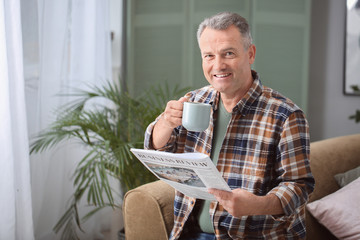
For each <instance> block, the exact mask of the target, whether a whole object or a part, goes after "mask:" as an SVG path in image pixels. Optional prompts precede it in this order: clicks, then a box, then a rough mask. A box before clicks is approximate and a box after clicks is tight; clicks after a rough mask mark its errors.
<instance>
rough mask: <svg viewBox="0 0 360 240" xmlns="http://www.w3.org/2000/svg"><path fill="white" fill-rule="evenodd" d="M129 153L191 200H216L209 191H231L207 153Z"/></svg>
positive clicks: (153, 151)
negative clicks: (210, 189) (213, 189)
mask: <svg viewBox="0 0 360 240" xmlns="http://www.w3.org/2000/svg"><path fill="white" fill-rule="evenodd" d="M130 150H131V152H132V153H133V154H134V155H135V156H136V157H137V158H138V159H139V160H140V161H141V162H142V163H143V164H144V165H145V167H147V168H148V169H149V170H150V171H151V172H152V173H153V174H154V175H155V176H156V177H158V178H159V179H160V180H162V181H164V182H166V183H168V184H169V185H171V186H172V187H173V188H175V189H176V190H178V191H180V192H181V193H183V194H185V195H187V196H189V197H194V198H199V199H205V200H215V197H214V196H213V195H212V194H210V193H208V191H207V189H208V188H216V189H220V190H225V191H229V192H230V191H231V189H230V187H229V186H228V184H227V183H226V182H225V180H224V179H223V178H222V176H221V174H220V172H219V171H218V170H217V168H216V167H215V165H214V163H213V162H212V161H211V159H210V158H209V156H207V155H206V154H203V153H168V152H160V151H155V150H144V149H135V148H132V149H130Z"/></svg>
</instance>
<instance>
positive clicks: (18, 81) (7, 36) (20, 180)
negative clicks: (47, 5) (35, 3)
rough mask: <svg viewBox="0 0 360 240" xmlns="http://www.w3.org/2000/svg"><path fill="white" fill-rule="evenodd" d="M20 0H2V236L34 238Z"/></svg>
mask: <svg viewBox="0 0 360 240" xmlns="http://www.w3.org/2000/svg"><path fill="white" fill-rule="evenodd" d="M20 19H21V18H20V1H19V0H1V1H0V125H1V132H0V152H1V158H0V159H1V161H0V164H1V174H0V196H1V197H0V212H1V217H0V239H10V240H11V239H24V240H27V239H30V240H31V239H34V233H33V221H32V207H31V191H30V167H29V155H28V151H29V148H28V137H27V126H26V110H25V94H24V74H23V61H22V57H23V56H22V55H23V52H22V39H21V20H20Z"/></svg>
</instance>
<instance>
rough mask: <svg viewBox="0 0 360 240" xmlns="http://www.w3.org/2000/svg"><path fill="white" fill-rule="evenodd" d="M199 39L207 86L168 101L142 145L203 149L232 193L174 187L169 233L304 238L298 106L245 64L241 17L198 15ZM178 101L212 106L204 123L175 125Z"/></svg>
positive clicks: (304, 130) (305, 146) (308, 177)
mask: <svg viewBox="0 0 360 240" xmlns="http://www.w3.org/2000/svg"><path fill="white" fill-rule="evenodd" d="M198 43H199V47H200V50H201V56H202V67H203V71H204V75H205V77H206V79H207V81H208V82H209V83H210V85H209V86H206V87H204V88H202V89H199V90H195V91H192V92H190V93H188V94H186V95H185V97H182V98H180V99H179V100H178V101H176V100H173V101H170V102H168V104H167V106H166V108H165V111H164V112H163V113H162V114H161V115H160V116H159V117H158V118H157V119H156V120H155V122H154V123H152V124H150V125H149V127H148V128H147V131H146V134H145V148H147V149H157V150H162V151H169V152H176V153H182V152H202V153H205V154H208V155H210V156H211V159H212V160H213V161H214V163H215V164H216V166H217V169H218V170H219V171H220V172H221V173H222V175H223V178H224V179H225V180H226V181H227V183H228V185H229V186H230V188H231V189H232V192H225V191H220V190H217V189H209V192H210V193H211V194H213V195H214V196H215V197H216V199H217V201H213V202H209V201H205V202H204V201H200V200H196V199H193V198H190V197H187V196H184V195H183V194H181V193H179V192H177V193H176V197H175V202H174V213H175V221H174V228H173V230H172V233H171V236H170V238H171V239H179V238H180V239H215V237H216V239H304V238H305V234H306V232H305V222H304V218H305V203H306V202H307V200H308V196H309V194H310V193H311V192H312V191H313V188H314V179H313V176H312V174H311V171H310V164H309V154H310V147H309V133H308V124H307V120H306V119H305V116H304V113H303V112H302V111H301V109H299V108H298V107H297V106H296V105H295V104H294V103H293V102H292V101H291V100H289V99H288V98H286V97H284V96H283V95H281V94H280V93H278V92H276V91H274V90H272V89H270V88H268V87H265V86H263V85H262V84H261V82H260V79H259V76H258V74H257V73H256V72H255V71H252V70H251V64H252V63H253V62H254V60H255V53H256V48H255V46H254V45H253V44H252V39H251V34H250V30H249V25H248V23H247V21H246V20H245V19H244V18H242V17H241V16H239V15H237V14H233V13H228V12H225V13H219V14H217V15H215V16H213V17H211V18H209V19H205V20H204V21H203V22H202V23H201V24H200V26H199V29H198ZM279 77H282V76H280V75H279ZM284 79H286V77H284ZM185 101H192V102H204V103H210V104H211V105H212V114H211V120H210V126H209V128H208V129H207V130H205V131H204V132H189V131H187V130H186V129H185V128H184V127H183V126H181V116H182V106H183V102H185ZM202 237H204V238H202Z"/></svg>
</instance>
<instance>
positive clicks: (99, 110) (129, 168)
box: [30, 83, 188, 240]
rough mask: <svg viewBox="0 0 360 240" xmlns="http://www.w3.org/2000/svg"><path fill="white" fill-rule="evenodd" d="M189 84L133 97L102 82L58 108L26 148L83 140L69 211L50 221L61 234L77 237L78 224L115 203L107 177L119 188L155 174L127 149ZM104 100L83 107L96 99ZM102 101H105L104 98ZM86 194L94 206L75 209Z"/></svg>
mask: <svg viewBox="0 0 360 240" xmlns="http://www.w3.org/2000/svg"><path fill="white" fill-rule="evenodd" d="M187 90H188V89H186V88H183V89H180V88H179V87H175V88H174V89H172V90H170V89H169V87H168V86H167V85H163V86H161V85H159V86H157V87H155V88H152V89H150V90H149V91H147V92H145V93H144V94H143V95H142V96H138V97H132V96H131V95H130V94H129V93H128V92H123V91H120V90H119V89H118V88H117V87H116V86H115V85H113V84H111V83H106V84H104V85H103V86H101V87H95V86H92V87H90V90H87V91H85V90H75V91H74V92H73V93H72V94H70V95H71V96H74V97H76V99H77V100H74V101H73V102H72V103H70V105H69V104H67V106H63V107H61V108H60V109H59V111H57V119H56V120H55V121H54V122H53V124H51V125H50V126H49V127H48V128H47V129H45V130H44V131H42V132H40V133H39V134H38V135H37V136H36V137H35V138H34V139H33V141H32V142H31V145H30V153H31V154H33V153H40V152H43V151H46V150H47V149H49V148H52V147H54V146H56V145H58V144H59V143H60V142H63V141H67V140H69V139H75V140H77V141H78V142H80V143H81V144H83V145H84V146H86V149H87V154H86V155H85V156H84V157H83V158H82V159H81V160H80V161H79V163H78V164H77V166H76V168H75V170H74V178H73V183H74V187H75V191H74V193H73V195H72V197H71V201H70V204H69V207H68V209H67V211H66V212H65V213H64V214H63V216H62V217H61V219H60V220H59V221H58V223H57V224H56V226H55V227H54V231H55V232H56V233H58V232H60V231H61V232H62V235H61V236H62V239H67V240H68V239H79V238H78V235H77V231H78V229H80V230H81V223H82V221H86V219H88V218H89V217H91V216H92V215H93V214H94V213H96V212H97V211H98V210H100V209H102V208H104V207H108V206H110V207H112V208H117V207H120V206H118V205H117V204H116V203H115V201H114V193H113V189H112V188H111V186H110V181H109V179H110V178H115V179H118V180H119V182H120V186H121V189H122V192H124V193H125V192H126V191H127V190H129V189H132V188H135V187H137V186H139V185H142V184H144V183H147V182H150V181H153V180H154V176H153V175H152V174H151V173H150V172H149V171H148V170H147V169H146V168H145V167H144V166H143V165H142V164H141V163H140V161H138V160H137V159H136V158H135V156H134V155H133V154H132V153H131V152H130V148H132V147H135V148H142V145H143V140H144V131H145V129H146V126H147V125H148V124H149V123H150V122H151V121H153V120H154V119H155V117H156V116H157V115H159V114H160V113H161V112H162V111H163V109H164V107H165V104H166V102H167V101H168V100H170V99H173V98H178V97H180V96H181V95H183V94H184V93H185V92H186V91H187ZM99 98H100V99H102V100H101V102H103V104H96V105H93V106H92V107H87V104H88V103H89V102H91V101H93V100H94V99H99ZM104 102H105V103H104ZM84 197H86V199H87V202H88V204H89V205H92V206H95V207H96V208H94V210H92V211H91V212H89V213H88V214H87V215H86V216H83V217H80V216H79V213H78V203H79V201H80V200H81V199H82V198H84Z"/></svg>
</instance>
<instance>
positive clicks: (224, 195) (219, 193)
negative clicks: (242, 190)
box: [208, 188, 233, 201]
mask: <svg viewBox="0 0 360 240" xmlns="http://www.w3.org/2000/svg"><path fill="white" fill-rule="evenodd" d="M208 192H209V193H210V194H212V195H214V196H215V197H216V199H221V200H223V201H226V200H229V199H231V197H232V194H233V193H232V192H227V191H223V190H219V189H215V188H210V189H209V190H208Z"/></svg>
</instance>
